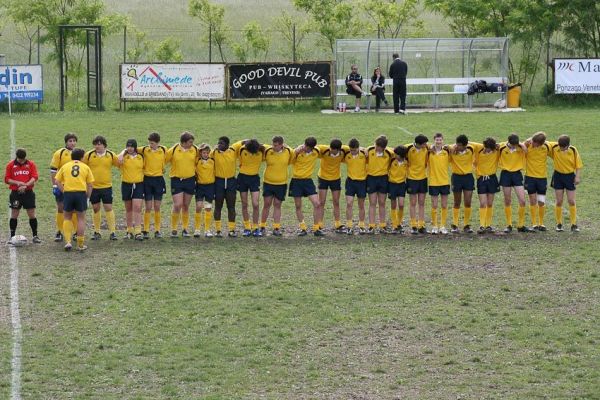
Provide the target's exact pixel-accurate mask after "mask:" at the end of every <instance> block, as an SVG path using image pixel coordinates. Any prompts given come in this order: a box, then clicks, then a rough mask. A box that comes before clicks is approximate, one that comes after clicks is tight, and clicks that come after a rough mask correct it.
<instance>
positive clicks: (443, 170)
mask: <svg viewBox="0 0 600 400" xmlns="http://www.w3.org/2000/svg"><path fill="white" fill-rule="evenodd" d="M450 160H451V155H450V149H449V148H448V146H443V147H442V149H441V150H440V151H439V152H438V151H436V150H435V147H433V146H431V149H430V150H429V162H428V163H427V168H428V172H429V181H428V183H429V185H430V186H446V185H449V184H450V178H449V175H448V167H449V165H450Z"/></svg>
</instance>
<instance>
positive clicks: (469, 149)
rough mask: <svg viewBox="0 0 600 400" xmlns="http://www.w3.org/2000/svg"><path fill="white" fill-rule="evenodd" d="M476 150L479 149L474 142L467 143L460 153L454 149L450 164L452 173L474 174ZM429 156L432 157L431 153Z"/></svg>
mask: <svg viewBox="0 0 600 400" xmlns="http://www.w3.org/2000/svg"><path fill="white" fill-rule="evenodd" d="M476 151H477V149H476V147H475V145H474V144H473V143H469V144H467V146H466V148H465V149H464V150H463V151H461V152H460V153H459V152H457V151H456V149H454V150H453V151H452V152H451V153H450V166H451V167H452V173H453V174H456V175H467V174H472V173H473V164H474V163H475V152H476ZM429 157H431V154H430V155H429ZM430 161H431V160H430ZM430 178H431V175H430Z"/></svg>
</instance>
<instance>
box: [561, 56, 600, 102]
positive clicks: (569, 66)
mask: <svg viewBox="0 0 600 400" xmlns="http://www.w3.org/2000/svg"><path fill="white" fill-rule="evenodd" d="M554 93H556V94H579V93H600V59H597V58H592V59H584V58H574V59H573V58H557V59H555V60H554Z"/></svg>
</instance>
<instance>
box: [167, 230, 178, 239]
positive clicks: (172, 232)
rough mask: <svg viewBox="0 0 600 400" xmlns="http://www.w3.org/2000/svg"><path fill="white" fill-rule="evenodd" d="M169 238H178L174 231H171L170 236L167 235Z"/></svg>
mask: <svg viewBox="0 0 600 400" xmlns="http://www.w3.org/2000/svg"><path fill="white" fill-rule="evenodd" d="M169 236H170V237H172V238H173V239H177V238H178V237H179V235H178V234H177V231H176V230H172V231H171V235H169Z"/></svg>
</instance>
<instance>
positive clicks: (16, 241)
mask: <svg viewBox="0 0 600 400" xmlns="http://www.w3.org/2000/svg"><path fill="white" fill-rule="evenodd" d="M10 244H12V245H13V246H15V247H21V246H25V245H26V244H27V238H26V237H25V236H23V235H15V236H13V237H11V238H10Z"/></svg>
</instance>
